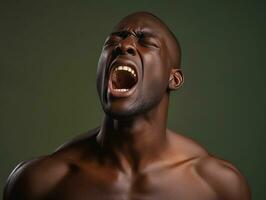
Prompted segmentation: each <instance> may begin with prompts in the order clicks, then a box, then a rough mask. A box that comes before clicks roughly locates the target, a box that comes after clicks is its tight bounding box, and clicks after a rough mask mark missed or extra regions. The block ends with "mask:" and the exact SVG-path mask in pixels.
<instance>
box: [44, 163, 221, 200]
mask: <svg viewBox="0 0 266 200" xmlns="http://www.w3.org/2000/svg"><path fill="white" fill-rule="evenodd" d="M215 196H216V195H215V193H214V192H213V191H212V190H211V189H210V187H209V185H208V184H207V183H206V182H205V181H204V180H202V179H201V178H200V177H199V176H198V175H197V174H196V173H194V172H193V171H191V170H188V169H182V168H181V169H168V170H160V171H154V172H152V173H147V174H138V175H137V176H134V177H130V178H129V177H127V176H125V175H123V174H122V173H118V172H117V171H113V170H105V171H101V170H93V171H92V172H89V173H88V172H84V171H77V172H75V173H72V174H69V176H67V177H65V178H64V180H62V181H61V182H60V183H58V185H57V186H56V188H55V189H54V190H53V191H52V192H51V194H50V195H49V197H48V199H62V200H73V199H75V200H98V199H99V200H201V199H202V200H203V199H204V200H209V199H210V200H215V199H216V197H215Z"/></svg>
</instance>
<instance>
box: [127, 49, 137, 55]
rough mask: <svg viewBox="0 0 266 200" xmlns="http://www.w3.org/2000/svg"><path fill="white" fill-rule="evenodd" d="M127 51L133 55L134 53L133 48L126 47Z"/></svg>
mask: <svg viewBox="0 0 266 200" xmlns="http://www.w3.org/2000/svg"><path fill="white" fill-rule="evenodd" d="M127 53H128V54H131V55H133V56H134V55H135V50H134V49H133V48H128V49H127Z"/></svg>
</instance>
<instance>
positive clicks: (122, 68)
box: [115, 66, 136, 77]
mask: <svg viewBox="0 0 266 200" xmlns="http://www.w3.org/2000/svg"><path fill="white" fill-rule="evenodd" d="M117 70H125V71H128V72H130V73H131V74H132V75H133V76H134V77H136V73H135V71H134V70H133V69H132V68H131V67H128V66H118V67H116V68H115V71H117Z"/></svg>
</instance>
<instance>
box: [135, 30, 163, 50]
mask: <svg viewBox="0 0 266 200" xmlns="http://www.w3.org/2000/svg"><path fill="white" fill-rule="evenodd" d="M138 38H139V42H140V44H142V45H143V46H151V47H155V48H159V44H158V42H157V40H156V39H155V38H153V37H151V36H148V35H145V34H144V33H141V34H139V35H138Z"/></svg>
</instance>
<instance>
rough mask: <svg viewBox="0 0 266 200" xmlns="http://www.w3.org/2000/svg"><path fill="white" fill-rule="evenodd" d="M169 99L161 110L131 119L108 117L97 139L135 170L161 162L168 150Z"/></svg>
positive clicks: (103, 146)
mask: <svg viewBox="0 0 266 200" xmlns="http://www.w3.org/2000/svg"><path fill="white" fill-rule="evenodd" d="M168 98H169V97H168V95H165V97H163V99H162V100H161V102H160V103H159V105H158V106H157V107H155V108H154V109H152V110H150V111H149V112H147V113H145V114H142V115H140V116H136V117H133V118H130V119H121V120H120V119H119V120H117V119H114V118H110V117H108V116H105V118H104V120H103V123H102V126H101V130H100V133H99V135H98V136H97V140H98V142H99V143H100V144H101V146H102V148H103V149H106V150H107V151H108V152H112V153H113V154H114V155H115V157H116V160H118V161H120V162H124V163H126V165H129V167H131V168H134V169H135V170H138V169H139V168H142V167H144V166H145V165H147V164H149V163H150V162H152V161H154V160H156V159H159V155H160V153H161V152H163V150H165V149H166V147H167V138H166V123H167V108H168ZM120 164H121V163H120ZM122 165H123V164H122Z"/></svg>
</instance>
